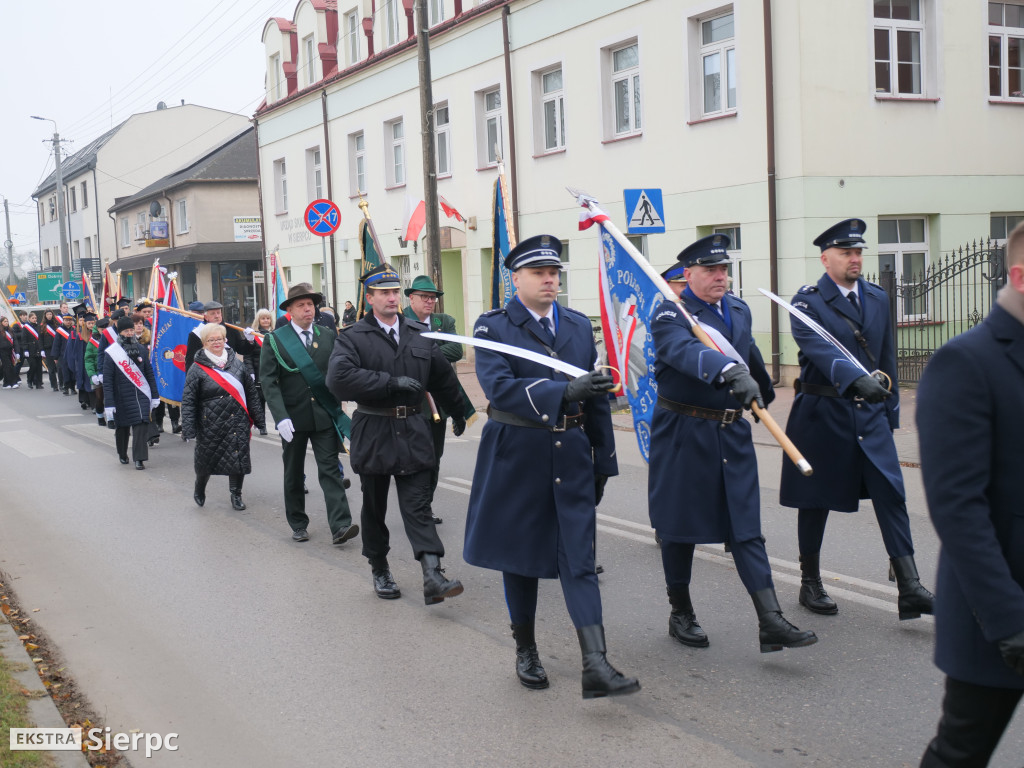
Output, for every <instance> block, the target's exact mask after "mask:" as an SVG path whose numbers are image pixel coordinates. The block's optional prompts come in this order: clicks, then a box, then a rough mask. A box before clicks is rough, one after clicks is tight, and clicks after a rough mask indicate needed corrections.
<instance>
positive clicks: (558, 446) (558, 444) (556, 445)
mask: <svg viewBox="0 0 1024 768" xmlns="http://www.w3.org/2000/svg"><path fill="white" fill-rule="evenodd" d="M561 447H562V441H561V440H555V448H561Z"/></svg>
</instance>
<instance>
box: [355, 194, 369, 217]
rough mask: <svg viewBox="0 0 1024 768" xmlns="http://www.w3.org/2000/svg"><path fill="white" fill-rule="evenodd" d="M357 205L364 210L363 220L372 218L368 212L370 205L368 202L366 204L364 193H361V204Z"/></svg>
mask: <svg viewBox="0 0 1024 768" xmlns="http://www.w3.org/2000/svg"><path fill="white" fill-rule="evenodd" d="M357 205H358V206H359V208H360V210H362V212H363V218H364V219H368V218H370V214H369V213H368V211H369V209H370V204H369V203H368V202H366V200H365V199H364V198H363V193H362V192H360V193H359V202H358V203H357Z"/></svg>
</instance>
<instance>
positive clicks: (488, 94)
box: [477, 88, 503, 168]
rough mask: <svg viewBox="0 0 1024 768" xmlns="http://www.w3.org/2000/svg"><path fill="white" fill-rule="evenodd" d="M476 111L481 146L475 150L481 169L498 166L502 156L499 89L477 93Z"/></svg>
mask: <svg viewBox="0 0 1024 768" xmlns="http://www.w3.org/2000/svg"><path fill="white" fill-rule="evenodd" d="M477 110H478V114H479V115H480V122H479V135H480V141H481V145H480V146H479V147H478V148H477V155H478V161H479V163H480V166H481V167H485V168H486V167H490V166H494V165H497V164H498V158H499V157H501V156H502V154H503V149H502V147H503V144H502V138H501V135H502V126H501V124H502V110H501V88H491V89H490V90H486V91H478V92H477Z"/></svg>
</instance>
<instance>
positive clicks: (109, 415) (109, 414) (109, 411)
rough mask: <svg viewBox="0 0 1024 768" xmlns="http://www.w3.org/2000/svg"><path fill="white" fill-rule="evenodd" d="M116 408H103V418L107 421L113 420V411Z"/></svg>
mask: <svg viewBox="0 0 1024 768" xmlns="http://www.w3.org/2000/svg"><path fill="white" fill-rule="evenodd" d="M116 410H117V409H116V408H104V409H103V418H104V419H106V420H107V421H113V420H114V411H116Z"/></svg>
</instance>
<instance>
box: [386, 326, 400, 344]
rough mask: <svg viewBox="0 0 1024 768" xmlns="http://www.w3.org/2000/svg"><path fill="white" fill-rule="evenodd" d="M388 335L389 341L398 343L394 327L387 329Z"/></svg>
mask: <svg viewBox="0 0 1024 768" xmlns="http://www.w3.org/2000/svg"><path fill="white" fill-rule="evenodd" d="M388 336H390V337H391V341H393V342H394V343H395V344H398V336H397V335H396V334H395V329H394V328H389V329H388Z"/></svg>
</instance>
